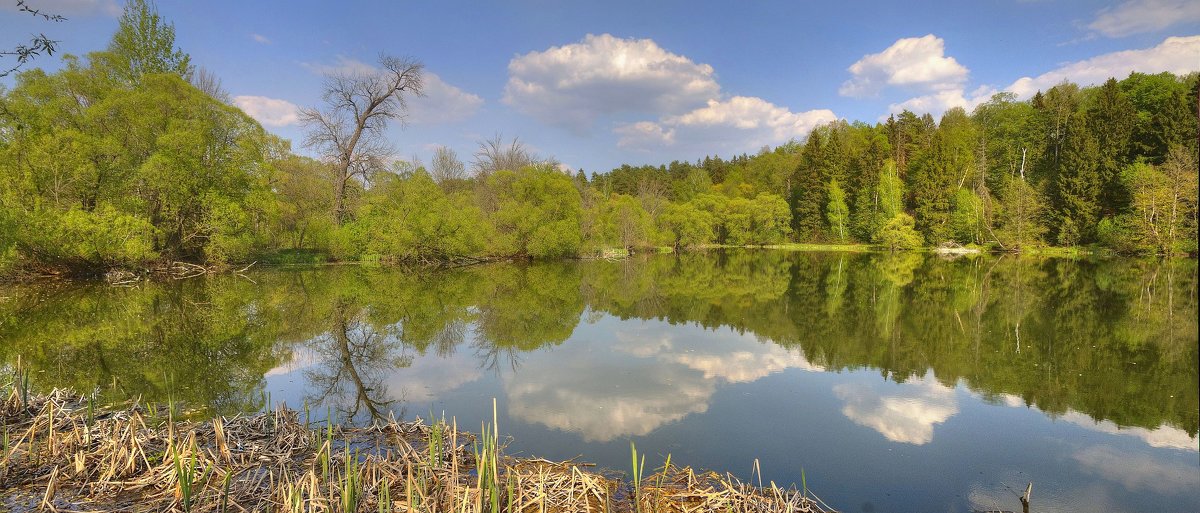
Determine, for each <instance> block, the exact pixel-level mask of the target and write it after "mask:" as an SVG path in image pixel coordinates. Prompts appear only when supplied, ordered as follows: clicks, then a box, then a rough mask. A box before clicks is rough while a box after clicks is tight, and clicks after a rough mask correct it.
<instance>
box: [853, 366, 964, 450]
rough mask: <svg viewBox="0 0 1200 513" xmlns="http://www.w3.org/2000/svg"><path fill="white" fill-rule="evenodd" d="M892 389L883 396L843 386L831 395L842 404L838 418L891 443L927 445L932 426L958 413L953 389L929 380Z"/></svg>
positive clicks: (869, 389) (860, 387)
mask: <svg viewBox="0 0 1200 513" xmlns="http://www.w3.org/2000/svg"><path fill="white" fill-rule="evenodd" d="M896 387H897V388H898V390H896V391H895V392H893V393H889V394H888V395H884V394H882V393H879V391H877V390H875V389H874V388H873V387H872V386H870V385H866V384H861V383H843V384H840V385H836V386H834V387H833V394H834V395H836V396H837V397H838V398H839V399H841V400H843V401H845V402H846V405H845V406H844V407H843V408H842V414H844V415H845V416H846V417H847V418H849V419H850V420H852V421H854V423H855V424H859V425H862V426H866V427H869V428H871V429H874V430H875V431H878V432H879V434H881V435H883V436H884V438H887V439H888V440H891V441H893V442H902V443H907V444H913V445H924V444H927V443H929V442H930V441H932V440H933V426H934V424H941V423H943V422H945V421H946V419H949V418H950V417H952V416H954V414H956V413H958V401H957V400H955V398H954V389H952V388H949V387H946V386H943V385H942V384H941V383H938V382H937V381H936V380H935V379H933V376H927V377H925V378H922V379H920V380H915V381H910V382H908V383H903V384H899V385H896Z"/></svg>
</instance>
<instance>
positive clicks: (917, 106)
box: [885, 86, 996, 117]
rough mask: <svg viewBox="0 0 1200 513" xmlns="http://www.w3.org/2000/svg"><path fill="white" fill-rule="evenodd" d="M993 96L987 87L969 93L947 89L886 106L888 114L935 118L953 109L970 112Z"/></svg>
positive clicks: (990, 89)
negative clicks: (913, 114)
mask: <svg viewBox="0 0 1200 513" xmlns="http://www.w3.org/2000/svg"><path fill="white" fill-rule="evenodd" d="M993 94H996V90H995V89H993V88H991V87H988V86H980V87H979V88H977V89H975V90H974V91H972V92H970V93H967V92H966V91H965V90H963V89H962V88H956V89H948V90H945V91H938V92H936V93H933V94H927V95H924V96H917V97H915V98H909V99H908V100H905V101H903V102H900V103H893V104H891V105H889V106H888V112H889V113H892V114H895V113H898V112H901V111H904V110H909V111H912V112H915V113H918V114H924V113H926V112H928V113H929V114H932V115H934V116H937V115H940V114H941V113H943V112H946V111H948V110H950V109H953V108H954V107H962V108H964V109H966V110H967V112H971V111H972V110H975V107H978V106H979V104H981V103H983V102H986V101H988V99H989V98H991V97H992V95H993ZM885 117H886V116H885Z"/></svg>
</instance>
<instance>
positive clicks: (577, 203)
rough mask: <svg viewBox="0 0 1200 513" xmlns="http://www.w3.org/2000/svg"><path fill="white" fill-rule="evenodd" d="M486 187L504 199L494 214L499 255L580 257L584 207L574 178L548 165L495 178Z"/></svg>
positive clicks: (497, 174)
mask: <svg viewBox="0 0 1200 513" xmlns="http://www.w3.org/2000/svg"><path fill="white" fill-rule="evenodd" d="M484 187H485V188H486V190H487V193H488V194H490V195H492V196H494V197H495V198H498V200H497V204H496V207H495V210H494V211H492V212H489V213H488V216H489V218H490V219H491V222H492V224H493V226H495V231H496V234H495V239H494V240H493V243H492V244H493V246H492V248H493V252H494V253H496V254H501V255H516V256H528V257H533V258H551V257H565V256H574V255H576V254H578V252H579V249H580V247H581V246H582V244H583V237H582V235H581V233H580V229H579V226H580V222H581V219H582V217H583V207H582V205H581V199H580V196H579V191H578V190H577V189H576V188H575V183H574V181H573V180H572V179H571V177H570V176H567V175H566V174H563V173H561V172H559V171H558V170H557V169H550V168H549V167H546V166H541V167H527V168H524V169H521V170H517V171H510V170H500V171H497V172H495V173H492V174H490V175H489V176H488V177H487V179H486V181H485V183H484Z"/></svg>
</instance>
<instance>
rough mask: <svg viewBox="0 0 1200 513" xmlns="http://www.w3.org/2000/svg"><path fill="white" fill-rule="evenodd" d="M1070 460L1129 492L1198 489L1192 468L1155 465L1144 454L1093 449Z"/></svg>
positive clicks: (1198, 478)
mask: <svg viewBox="0 0 1200 513" xmlns="http://www.w3.org/2000/svg"><path fill="white" fill-rule="evenodd" d="M1073 457H1074V458H1075V461H1077V462H1079V465H1080V466H1081V468H1082V469H1083V470H1084V471H1086V472H1088V473H1090V474H1094V475H1098V476H1100V477H1102V478H1104V479H1107V480H1109V481H1115V482H1118V483H1121V484H1122V485H1124V486H1125V488H1126V489H1128V490H1130V491H1136V490H1143V489H1146V490H1153V491H1155V492H1158V493H1180V492H1185V491H1188V490H1195V489H1196V487H1200V474H1198V473H1197V472H1196V469H1195V468H1194V467H1189V466H1187V465H1183V464H1181V463H1175V462H1160V461H1155V460H1154V458H1152V457H1150V456H1149V455H1146V454H1140V453H1135V452H1129V451H1120V450H1117V449H1114V448H1111V447H1106V446H1102V445H1095V446H1092V447H1088V448H1086V449H1082V450H1080V451H1078V452H1076V453H1075V454H1074V455H1073Z"/></svg>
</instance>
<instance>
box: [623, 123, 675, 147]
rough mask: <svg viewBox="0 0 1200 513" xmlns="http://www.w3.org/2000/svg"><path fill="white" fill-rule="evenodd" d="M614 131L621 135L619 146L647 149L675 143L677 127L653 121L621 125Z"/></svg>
mask: <svg viewBox="0 0 1200 513" xmlns="http://www.w3.org/2000/svg"><path fill="white" fill-rule="evenodd" d="M613 132H614V133H616V134H617V135H618V136H620V140H618V141H617V146H620V147H622V148H641V149H647V148H653V147H663V146H670V145H672V144H675V129H673V128H663V126H662V125H660V124H658V123H655V122H653V121H638V122H637V123H629V124H625V125H620V126H618V127H617V128H615V129H613Z"/></svg>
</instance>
